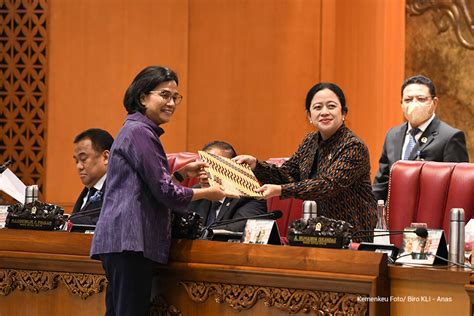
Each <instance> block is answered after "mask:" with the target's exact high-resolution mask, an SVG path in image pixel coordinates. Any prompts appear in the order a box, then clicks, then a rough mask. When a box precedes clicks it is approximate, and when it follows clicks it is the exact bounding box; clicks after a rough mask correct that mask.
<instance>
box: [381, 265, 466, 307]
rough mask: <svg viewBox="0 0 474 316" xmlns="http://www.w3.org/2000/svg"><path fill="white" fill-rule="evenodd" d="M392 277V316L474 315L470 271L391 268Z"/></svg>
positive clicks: (405, 267) (390, 274)
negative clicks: (470, 294)
mask: <svg viewBox="0 0 474 316" xmlns="http://www.w3.org/2000/svg"><path fill="white" fill-rule="evenodd" d="M389 276H390V282H391V287H390V288H391V295H392V297H393V298H394V299H393V300H392V302H391V303H390V311H391V315H416V316H418V315H472V301H471V300H470V297H469V294H468V293H469V292H468V289H470V288H472V285H471V283H473V282H472V281H473V280H472V279H471V272H470V271H468V270H464V269H461V268H443V267H440V268H434V267H433V268H430V267H408V266H402V267H401V266H390V268H389ZM471 293H473V292H471Z"/></svg>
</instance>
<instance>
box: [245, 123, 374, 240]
mask: <svg viewBox="0 0 474 316" xmlns="http://www.w3.org/2000/svg"><path fill="white" fill-rule="evenodd" d="M320 137H321V136H320V134H319V133H318V132H313V133H310V134H308V135H307V137H306V138H305V140H304V141H303V143H302V144H301V145H300V147H299V148H298V150H297V151H296V152H295V153H294V154H293V156H292V157H291V158H290V159H289V160H288V161H286V162H285V163H284V164H283V165H282V166H281V167H277V166H275V165H271V164H268V163H266V162H262V161H258V162H257V166H256V168H255V170H254V173H255V176H256V177H257V178H258V179H259V180H260V181H261V182H263V183H273V184H281V185H282V196H281V197H282V198H298V199H303V200H314V201H316V203H317V204H318V215H322V216H326V217H329V218H334V219H338V220H344V221H347V222H349V223H350V224H352V225H353V226H354V231H357V230H371V229H373V228H374V227H375V223H376V220H377V218H376V209H377V202H376V200H375V197H374V195H373V193H372V187H371V182H370V158H369V151H368V149H367V146H366V145H365V144H364V143H363V142H362V141H361V140H360V139H359V138H357V136H355V135H354V134H353V133H352V132H351V131H350V130H349V129H348V128H347V127H346V126H344V125H343V126H341V127H340V128H339V129H338V130H337V131H336V133H334V135H332V136H331V137H330V138H329V139H327V140H326V141H323V140H322V139H321V138H320ZM318 148H319V152H320V154H319V155H320V157H319V165H318V168H317V169H318V170H317V174H316V177H315V178H313V179H309V175H310V173H311V167H312V165H313V161H314V157H315V154H316V152H317V150H318Z"/></svg>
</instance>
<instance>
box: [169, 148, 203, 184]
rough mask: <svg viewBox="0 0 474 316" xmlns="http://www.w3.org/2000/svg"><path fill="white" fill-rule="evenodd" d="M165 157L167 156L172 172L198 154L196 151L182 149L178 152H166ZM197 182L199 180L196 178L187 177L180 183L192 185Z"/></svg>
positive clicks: (197, 156) (194, 158) (195, 157)
mask: <svg viewBox="0 0 474 316" xmlns="http://www.w3.org/2000/svg"><path fill="white" fill-rule="evenodd" d="M166 157H167V158H168V164H169V166H170V171H171V173H173V172H175V171H176V170H179V169H181V168H182V167H184V166H186V165H187V164H188V163H190V162H194V161H196V160H197V159H198V158H199V155H198V154H197V153H191V152H186V151H183V152H179V153H171V154H166ZM198 182H199V180H198V179H197V178H194V179H189V178H188V179H185V180H184V181H183V183H181V184H182V185H183V186H186V187H192V186H193V185H195V184H197V183H198Z"/></svg>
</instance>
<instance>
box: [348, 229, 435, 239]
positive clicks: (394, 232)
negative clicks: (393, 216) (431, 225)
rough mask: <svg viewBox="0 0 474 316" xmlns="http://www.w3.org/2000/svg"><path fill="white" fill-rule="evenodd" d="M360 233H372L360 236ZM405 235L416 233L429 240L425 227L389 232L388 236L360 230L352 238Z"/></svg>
mask: <svg viewBox="0 0 474 316" xmlns="http://www.w3.org/2000/svg"><path fill="white" fill-rule="evenodd" d="M359 233H370V234H365V235H362V236H359ZM403 233H415V234H416V235H417V236H418V237H421V238H427V237H428V230H427V229H426V228H425V227H417V228H416V229H415V230H387V233H386V234H377V233H376V232H374V231H371V230H359V231H356V232H355V233H354V234H352V238H367V237H375V236H377V237H378V236H392V235H400V234H403Z"/></svg>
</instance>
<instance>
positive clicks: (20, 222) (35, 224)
mask: <svg viewBox="0 0 474 316" xmlns="http://www.w3.org/2000/svg"><path fill="white" fill-rule="evenodd" d="M5 226H6V227H8V228H19V229H36V230H54V227H55V221H54V220H51V219H32V218H19V217H15V218H9V217H7V221H6V225H5Z"/></svg>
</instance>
